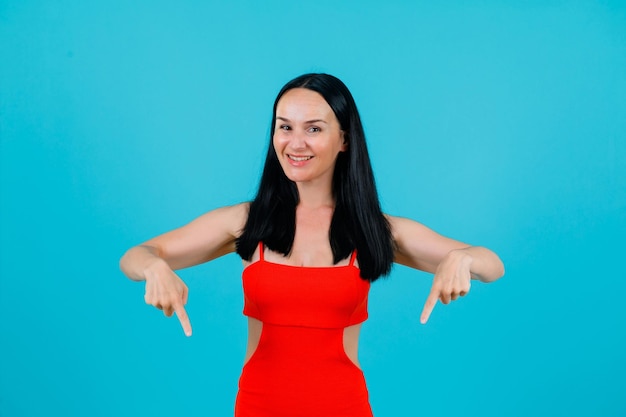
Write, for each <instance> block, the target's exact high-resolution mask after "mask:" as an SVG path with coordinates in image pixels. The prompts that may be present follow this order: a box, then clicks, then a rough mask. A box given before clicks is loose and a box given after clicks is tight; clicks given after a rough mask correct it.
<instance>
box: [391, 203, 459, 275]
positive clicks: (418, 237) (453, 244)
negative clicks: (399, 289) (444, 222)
mask: <svg viewBox="0 0 626 417" xmlns="http://www.w3.org/2000/svg"><path fill="white" fill-rule="evenodd" d="M386 218H387V221H388V222H389V226H390V228H391V233H392V236H393V240H394V243H395V245H396V254H395V262H397V263H400V264H403V265H406V266H410V267H413V268H417V269H420V270H424V271H429V272H433V271H434V269H435V268H436V266H437V264H438V263H439V262H440V261H441V259H442V258H443V257H444V256H445V255H446V254H447V253H448V252H450V251H451V250H453V249H460V248H464V247H467V246H468V245H467V244H465V243H463V242H459V241H457V240H454V239H450V238H448V237H445V236H443V235H441V234H439V233H437V232H435V231H434V230H432V229H430V228H429V227H427V226H425V225H423V224H422V223H419V222H417V221H415V220H412V219H409V218H406V217H398V216H390V215H386Z"/></svg>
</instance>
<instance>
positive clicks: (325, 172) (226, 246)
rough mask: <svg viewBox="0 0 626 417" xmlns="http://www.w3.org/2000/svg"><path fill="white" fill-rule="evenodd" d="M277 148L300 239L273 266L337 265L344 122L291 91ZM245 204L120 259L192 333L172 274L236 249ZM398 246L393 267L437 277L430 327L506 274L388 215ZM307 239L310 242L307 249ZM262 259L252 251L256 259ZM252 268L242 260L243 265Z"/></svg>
mask: <svg viewBox="0 0 626 417" xmlns="http://www.w3.org/2000/svg"><path fill="white" fill-rule="evenodd" d="M276 115H277V125H276V126H275V132H276V133H275V134H274V138H273V145H274V148H275V150H276V153H277V155H278V158H279V161H280V163H281V166H282V167H283V170H284V171H285V174H286V175H287V176H288V177H289V178H290V179H291V180H292V181H294V182H295V183H296V185H297V187H298V192H299V196H300V203H299V205H298V207H297V208H296V234H295V238H294V242H293V250H292V252H291V254H290V256H288V257H285V256H283V255H282V254H278V253H275V252H272V251H270V250H266V251H265V253H264V255H265V259H266V260H267V261H269V262H274V263H282V264H288V265H295V266H341V265H346V264H348V262H349V260H348V259H344V260H342V261H341V262H340V263H339V264H337V265H333V255H332V250H331V248H330V243H329V241H328V230H329V228H330V221H331V218H332V214H333V210H334V200H333V197H332V192H331V181H332V173H333V170H334V164H335V160H336V157H337V155H338V154H339V152H344V151H345V150H346V149H347V147H348V146H349V144H348V143H346V141H345V140H344V134H343V132H342V131H341V129H340V126H339V123H338V121H337V119H336V117H335V115H334V113H333V112H332V110H331V109H330V107H329V106H328V104H327V103H326V101H325V100H324V99H323V98H322V97H321V96H320V95H319V94H317V93H315V92H312V91H310V90H306V89H299V88H298V89H293V90H290V91H288V92H287V93H286V94H285V95H284V96H283V97H282V98H281V100H280V101H279V103H278V106H277V113H276ZM248 208H249V205H248V203H242V204H239V205H235V206H230V207H223V208H220V209H217V210H213V211H211V212H208V213H206V214H205V215H203V216H201V217H199V218H198V219H196V220H194V221H192V222H191V223H189V224H187V225H185V226H183V227H181V228H179V229H176V230H173V231H171V232H168V233H165V234H163V235H161V236H158V237H155V238H153V239H151V240H149V241H147V242H145V243H143V244H141V245H139V246H136V247H133V248H131V249H129V250H128V251H127V252H126V254H125V255H124V256H123V257H122V259H121V261H120V266H121V268H122V270H123V272H124V273H125V274H126V275H127V276H128V277H129V278H130V279H132V280H136V281H145V282H146V294H145V301H146V303H147V304H150V305H153V306H155V307H156V308H159V309H161V310H163V312H164V314H165V315H166V316H168V317H170V316H172V315H173V314H174V313H175V314H176V316H177V317H178V320H179V321H180V323H181V326H182V328H183V330H184V332H185V334H186V335H187V336H191V334H192V327H191V322H190V320H189V317H188V315H187V312H186V310H185V304H186V303H187V293H188V289H187V286H186V285H185V283H184V282H183V281H182V280H181V279H180V277H178V275H176V273H175V272H174V270H177V269H182V268H186V267H190V266H193V265H197V264H200V263H203V262H208V261H210V260H212V259H215V258H217V257H220V256H223V255H226V254H228V253H232V252H234V251H235V241H236V239H237V237H238V236H240V234H241V232H242V229H243V227H244V225H245V222H246V219H247V216H248ZM387 218H388V220H389V223H390V226H391V230H392V234H393V238H394V240H395V242H396V246H397V248H396V253H395V262H397V263H399V264H403V265H406V266H409V267H412V268H415V269H419V270H423V271H427V272H431V273H433V274H434V277H433V284H432V287H431V291H430V294H429V295H428V298H427V299H426V302H425V304H424V307H423V310H422V314H421V318H420V320H421V322H422V323H426V322H427V321H428V318H429V317H430V314H431V312H432V311H433V308H434V307H435V305H436V304H437V301H438V300H439V301H441V302H442V303H443V304H448V303H449V302H451V301H454V300H456V299H457V298H458V297H461V296H464V295H466V294H467V293H468V292H469V291H470V287H471V280H472V279H474V280H480V281H483V282H490V281H494V280H496V279H498V278H500V277H501V276H502V275H503V274H504V266H503V264H502V262H501V261H500V259H499V258H498V256H497V255H496V254H495V253H493V252H492V251H490V250H489V249H486V248H483V247H476V246H469V245H467V244H465V243H463V242H459V241H456V240H453V239H449V238H447V237H444V236H442V235H440V234H438V233H436V232H434V231H432V230H431V229H429V228H427V227H426V226H424V225H422V224H420V223H417V222H415V221H413V220H410V219H405V218H401V217H394V216H387ZM305 242H306V244H305ZM258 259H259V253H258V250H257V253H255V254H254V255H253V257H252V259H251V262H250V263H252V262H256V261H257V260H258ZM247 265H249V263H248V262H245V261H244V267H245V266H247ZM248 325H249V326H248V328H249V337H248V350H247V353H246V361H247V360H248V359H249V358H250V357H251V355H252V353H253V352H254V350H255V349H256V347H257V345H258V342H259V338H260V335H261V330H262V323H261V322H260V321H258V320H256V319H252V318H249V319H248ZM360 329H361V325H355V326H351V327H348V328H346V329H345V330H344V349H345V351H346V354H347V355H348V357H349V358H350V359H351V360H352V361H353V362H354V363H355V364H356V365H357V366H358V355H357V350H358V340H359V333H360Z"/></svg>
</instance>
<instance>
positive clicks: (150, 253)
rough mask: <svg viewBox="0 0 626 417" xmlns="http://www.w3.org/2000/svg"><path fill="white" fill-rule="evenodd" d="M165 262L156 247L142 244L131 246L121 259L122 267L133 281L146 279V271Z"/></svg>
mask: <svg viewBox="0 0 626 417" xmlns="http://www.w3.org/2000/svg"><path fill="white" fill-rule="evenodd" d="M161 263H165V261H164V260H163V259H162V258H161V257H160V256H159V254H158V251H157V249H156V248H154V247H152V246H146V245H140V246H134V247H132V248H130V249H129V250H128V251H126V253H125V254H124V256H122V258H121V259H120V269H121V270H122V272H124V274H125V275H126V276H127V277H128V278H130V279H132V280H133V281H145V280H146V271H148V270H149V269H150V268H151V267H154V266H156V265H159V264H161Z"/></svg>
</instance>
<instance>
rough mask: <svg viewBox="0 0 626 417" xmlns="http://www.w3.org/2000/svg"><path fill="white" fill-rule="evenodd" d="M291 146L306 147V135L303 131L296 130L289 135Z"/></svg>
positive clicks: (296, 147) (295, 147)
mask: <svg viewBox="0 0 626 417" xmlns="http://www.w3.org/2000/svg"><path fill="white" fill-rule="evenodd" d="M290 145H291V147H292V148H293V149H304V148H306V135H305V133H304V132H297V133H295V134H294V135H293V136H292V137H291V143H290Z"/></svg>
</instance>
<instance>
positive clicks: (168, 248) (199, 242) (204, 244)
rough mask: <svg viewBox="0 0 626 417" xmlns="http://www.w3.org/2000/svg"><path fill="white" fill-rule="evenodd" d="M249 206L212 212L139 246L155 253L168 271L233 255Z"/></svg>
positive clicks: (232, 207)
mask: <svg viewBox="0 0 626 417" xmlns="http://www.w3.org/2000/svg"><path fill="white" fill-rule="evenodd" d="M248 208H249V204H247V203H242V204H238V205H235V206H228V207H222V208H218V209H216V210H212V211H210V212H208V213H206V214H204V215H202V216H200V217H198V218H197V219H195V220H193V221H192V222H190V223H188V224H186V225H184V226H182V227H180V228H178V229H175V230H172V231H170V232H167V233H165V234H162V235H160V236H157V237H155V238H152V239H150V240H148V241H146V242H144V243H143V244H142V246H149V247H152V248H154V249H155V250H156V251H157V254H158V256H159V257H160V258H162V259H164V260H165V261H166V262H167V263H168V265H169V266H170V268H172V269H181V268H186V267H189V266H193V265H197V264H200V263H203V262H207V261H210V260H211V259H215V258H217V257H220V256H223V255H226V254H227V253H231V252H234V251H235V242H236V239H237V238H238V237H239V235H241V232H242V231H243V228H244V226H245V223H246V220H247V218H248Z"/></svg>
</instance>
